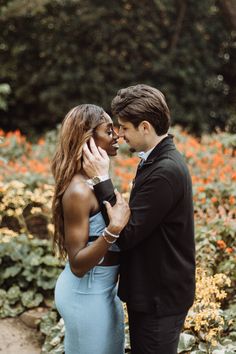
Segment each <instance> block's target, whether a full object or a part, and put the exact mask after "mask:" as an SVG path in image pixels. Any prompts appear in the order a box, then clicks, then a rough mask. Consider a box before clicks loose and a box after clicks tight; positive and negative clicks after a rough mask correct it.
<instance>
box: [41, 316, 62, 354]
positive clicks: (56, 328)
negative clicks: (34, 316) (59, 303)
mask: <svg viewBox="0 0 236 354" xmlns="http://www.w3.org/2000/svg"><path fill="white" fill-rule="evenodd" d="M40 331H41V332H42V333H43V334H44V335H45V341H44V344H43V347H42V351H41V354H64V344H63V340H64V335H65V328H64V322H63V319H62V318H61V319H60V317H59V315H58V313H57V312H56V311H54V310H51V311H49V312H48V313H47V314H46V315H44V316H43V318H42V320H41V323H40Z"/></svg>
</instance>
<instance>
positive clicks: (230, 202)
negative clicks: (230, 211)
mask: <svg viewBox="0 0 236 354" xmlns="http://www.w3.org/2000/svg"><path fill="white" fill-rule="evenodd" d="M229 204H230V205H235V198H234V197H233V196H232V195H231V196H230V197H229Z"/></svg>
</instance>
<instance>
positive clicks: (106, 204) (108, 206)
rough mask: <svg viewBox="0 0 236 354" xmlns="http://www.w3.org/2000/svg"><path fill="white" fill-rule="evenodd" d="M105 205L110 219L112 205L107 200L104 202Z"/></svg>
mask: <svg viewBox="0 0 236 354" xmlns="http://www.w3.org/2000/svg"><path fill="white" fill-rule="evenodd" d="M103 204H105V207H106V209H107V214H108V216H109V217H110V211H111V210H112V206H111V204H110V203H109V202H108V201H106V200H104V202H103Z"/></svg>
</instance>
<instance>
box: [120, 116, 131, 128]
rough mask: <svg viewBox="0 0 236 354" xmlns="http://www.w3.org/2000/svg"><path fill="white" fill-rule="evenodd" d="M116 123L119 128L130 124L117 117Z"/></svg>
mask: <svg viewBox="0 0 236 354" xmlns="http://www.w3.org/2000/svg"><path fill="white" fill-rule="evenodd" d="M118 123H119V125H120V126H124V125H126V126H127V125H129V124H130V122H127V121H126V120H124V119H122V118H120V117H118Z"/></svg>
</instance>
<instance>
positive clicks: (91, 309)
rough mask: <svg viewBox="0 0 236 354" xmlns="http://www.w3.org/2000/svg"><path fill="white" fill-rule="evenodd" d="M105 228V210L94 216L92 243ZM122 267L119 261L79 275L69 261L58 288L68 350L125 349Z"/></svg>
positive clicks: (104, 352) (84, 353)
mask: <svg viewBox="0 0 236 354" xmlns="http://www.w3.org/2000/svg"><path fill="white" fill-rule="evenodd" d="M104 228H105V222H104V219H103V217H102V214H101V212H99V213H97V214H95V215H94V216H92V217H90V219H89V235H90V237H89V243H88V244H90V243H91V242H93V240H94V239H95V237H93V235H101V234H102V232H103V230H104ZM109 250H111V251H119V247H118V246H116V245H115V244H113V245H112V246H111V248H110V249H109ZM101 262H102V260H101ZM118 271H119V265H114V266H99V265H98V266H96V267H94V268H92V269H91V270H90V271H89V272H87V273H86V274H85V275H84V276H83V277H81V278H79V277H77V276H75V275H74V274H73V273H72V272H71V270H70V266H69V263H68V262H67V263H66V266H65V269H64V270H63V271H62V273H61V274H60V276H59V278H58V280H57V283H56V288H55V303H56V307H57V310H58V312H59V313H60V315H61V317H62V318H63V319H64V322H65V353H66V354H123V353H124V314H123V306H122V303H121V301H120V299H119V298H118V297H117V278H118Z"/></svg>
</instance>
